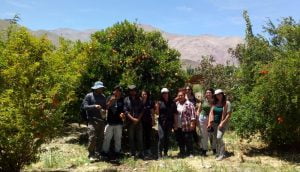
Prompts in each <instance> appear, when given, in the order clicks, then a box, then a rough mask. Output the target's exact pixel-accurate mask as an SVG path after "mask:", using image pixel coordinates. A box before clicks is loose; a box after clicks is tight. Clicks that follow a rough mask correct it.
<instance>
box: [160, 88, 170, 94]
mask: <svg viewBox="0 0 300 172" xmlns="http://www.w3.org/2000/svg"><path fill="white" fill-rule="evenodd" d="M160 92H161V93H168V92H169V90H168V89H167V88H163V89H161V91H160Z"/></svg>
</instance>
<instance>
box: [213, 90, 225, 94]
mask: <svg viewBox="0 0 300 172" xmlns="http://www.w3.org/2000/svg"><path fill="white" fill-rule="evenodd" d="M220 93H224V91H223V90H221V89H217V90H216V91H215V95H217V94H220Z"/></svg>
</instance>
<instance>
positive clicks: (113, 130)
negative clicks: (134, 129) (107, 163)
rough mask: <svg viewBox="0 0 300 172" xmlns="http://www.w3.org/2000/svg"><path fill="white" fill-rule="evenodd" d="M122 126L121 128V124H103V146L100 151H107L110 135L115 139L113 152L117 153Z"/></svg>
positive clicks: (119, 149) (119, 147) (119, 146)
mask: <svg viewBox="0 0 300 172" xmlns="http://www.w3.org/2000/svg"><path fill="white" fill-rule="evenodd" d="M122 128H123V125H109V124H107V125H106V126H105V128H104V141H103V146H102V151H103V152H104V153H108V151H109V147H110V142H111V139H112V137H114V141H115V152H116V153H119V152H120V151H121V140H122Z"/></svg>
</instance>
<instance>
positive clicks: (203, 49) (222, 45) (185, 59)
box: [0, 20, 244, 68]
mask: <svg viewBox="0 0 300 172" xmlns="http://www.w3.org/2000/svg"><path fill="white" fill-rule="evenodd" d="M8 24H9V22H7V21H4V20H0V30H2V29H3V28H5V26H6V25H8ZM138 26H139V27H141V28H143V29H144V30H145V31H149V32H150V31H159V32H161V33H162V35H163V37H164V38H165V39H167V40H168V43H169V46H170V47H171V48H174V49H177V50H178V51H179V52H180V53H181V57H180V59H181V61H182V63H183V66H184V67H188V66H190V67H192V68H194V67H197V65H198V64H199V62H200V61H201V59H202V56H209V55H212V56H214V58H215V60H216V63H218V64H226V62H227V61H230V62H231V63H233V64H237V62H236V60H234V59H232V58H231V56H230V54H228V49H229V48H234V47H236V45H237V44H240V43H243V42H244V40H243V38H241V37H237V36H228V37H222V36H213V35H199V36H189V35H179V34H171V33H167V32H164V31H162V30H160V29H158V28H155V27H153V26H151V25H141V24H139V25H138ZM96 31H97V29H89V30H82V31H80V30H74V29H69V28H60V29H55V30H36V31H31V32H32V33H33V34H34V35H36V36H41V35H45V34H46V35H47V36H48V37H49V39H50V40H51V41H52V42H53V43H54V44H56V45H57V44H58V41H59V37H64V38H66V39H69V40H72V41H75V40H81V41H88V40H89V39H90V35H91V34H92V33H94V32H96Z"/></svg>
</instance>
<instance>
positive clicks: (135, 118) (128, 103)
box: [124, 85, 144, 158]
mask: <svg viewBox="0 0 300 172" xmlns="http://www.w3.org/2000/svg"><path fill="white" fill-rule="evenodd" d="M128 91H129V96H127V97H126V98H125V99H124V112H125V114H126V118H127V119H128V136H129V146H130V151H131V156H134V157H136V156H137V157H139V158H143V157H144V154H143V126H142V122H141V119H142V117H143V106H142V102H141V100H140V98H139V97H138V94H137V90H136V86H135V85H129V86H128ZM136 151H138V154H137V155H136Z"/></svg>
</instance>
